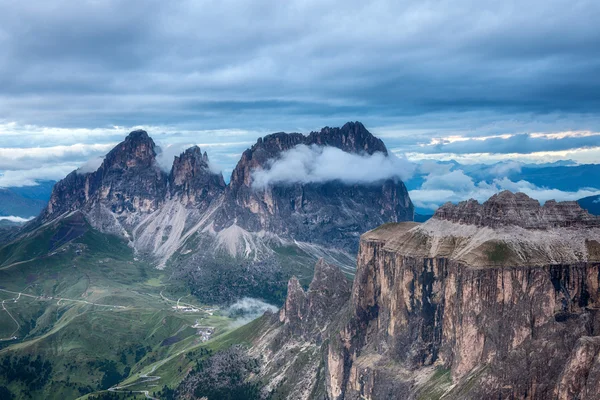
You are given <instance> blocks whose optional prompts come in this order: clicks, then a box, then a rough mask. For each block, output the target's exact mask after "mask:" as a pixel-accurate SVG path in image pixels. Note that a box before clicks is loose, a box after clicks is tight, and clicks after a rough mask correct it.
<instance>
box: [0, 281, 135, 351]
mask: <svg viewBox="0 0 600 400" xmlns="http://www.w3.org/2000/svg"><path fill="white" fill-rule="evenodd" d="M25 289H27V288H25ZM0 292H5V293H10V294H16V295H17V297H13V298H12V299H5V300H2V303H1V304H2V309H3V310H4V311H6V313H7V314H8V316H9V317H10V318H11V319H12V320H13V321H14V322H15V324H16V325H17V329H15V331H14V332H13V333H12V334H11V335H10V337H8V338H0V342H5V341H8V340H15V339H17V337H16V336H15V334H16V333H17V332H18V331H19V329H21V325H20V324H19V322H18V321H17V320H16V319H15V317H13V315H12V314H11V313H10V311H8V309H7V308H6V306H5V303H6V302H7V301H13V302H14V303H16V302H17V301H19V299H20V298H21V296H25V297H30V298H32V299H35V300H38V301H48V300H58V301H57V303H56V305H60V303H61V301H72V302H75V303H81V304H87V305H92V306H98V307H110V308H113V309H115V308H119V309H126V308H127V307H125V306H116V305H112V304H100V303H93V302H90V301H86V300H76V299H67V298H64V297H44V296H35V295H32V294H26V293H23V292H13V291H10V290H6V289H0Z"/></svg>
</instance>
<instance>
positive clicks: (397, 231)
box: [328, 192, 600, 399]
mask: <svg viewBox="0 0 600 400" xmlns="http://www.w3.org/2000/svg"><path fill="white" fill-rule="evenodd" d="M511 221H514V223H512V224H511ZM559 238H560V239H559ZM599 241H600V229H598V227H597V225H596V221H595V220H594V218H592V217H590V216H589V215H587V214H586V213H585V212H581V209H579V208H578V207H575V206H574V205H573V203H566V204H565V203H555V202H550V204H548V205H546V206H544V207H541V206H540V205H539V203H537V202H536V201H533V200H532V199H529V198H528V197H527V196H525V195H524V194H516V195H515V194H512V193H508V192H503V193H501V194H499V195H496V196H494V197H492V198H491V199H490V200H488V201H487V202H485V203H484V204H483V205H479V204H478V203H476V202H474V201H469V202H463V203H461V204H459V205H458V206H449V205H447V206H445V207H444V209H443V210H440V211H439V212H438V213H436V215H435V216H434V218H432V220H430V221H428V222H427V223H425V224H423V225H418V224H410V223H403V224H388V225H384V226H382V227H380V228H378V229H375V230H373V231H371V232H368V233H366V234H365V235H363V237H362V240H361V246H360V251H359V256H358V263H357V272H356V276H355V282H354V287H353V293H352V300H351V302H350V309H351V310H352V313H353V315H352V317H351V318H350V319H349V321H348V322H347V323H346V324H345V328H344V329H343V330H341V331H340V332H338V333H337V334H336V340H335V341H333V342H332V345H331V346H330V348H329V356H328V357H329V360H330V363H331V364H333V365H332V368H330V370H329V379H328V393H329V394H330V397H331V398H336V399H341V398H345V399H348V398H351V399H354V398H359V397H360V398H370V399H377V398H388V397H385V396H384V393H388V392H389V391H390V390H391V391H393V392H395V393H397V394H398V395H397V397H395V398H417V397H418V396H425V395H427V396H430V397H431V396H432V393H433V392H435V390H438V392H435V393H437V395H436V396H437V397H435V396H434V398H438V397H440V396H441V395H444V398H448V399H453V398H457V399H458V398H460V399H479V398H502V399H504V398H527V399H551V398H579V397H577V396H581V397H583V396H584V393H586V391H587V390H588V387H595V386H594V385H596V384H597V383H598V382H597V380H596V378H592V379H591V380H590V379H588V378H586V377H587V376H589V375H590V373H589V372H585V373H583V372H581V371H591V370H592V366H593V361H594V359H595V357H596V354H597V350H596V347H594V346H592V345H590V343H596V341H597V339H596V338H591V339H589V338H588V339H580V338H583V337H586V336H595V335H598V334H599V332H600V331H599V330H598V328H599V326H600V325H599V323H600V319H599V318H598V313H597V310H598V309H600V291H599V287H600V256H599V254H598V253H597V252H595V250H594V249H595V246H596V245H595V243H598V242H599ZM591 243H594V245H590V244H591ZM565 249H569V250H565ZM545 250H546V251H545ZM578 340H579V342H578ZM569 357H570V358H569ZM567 359H569V361H568V362H566V360H567ZM390 365H392V366H394V367H393V368H395V369H396V373H394V374H392V375H390V368H391V367H390ZM393 368H392V369H393ZM434 370H437V371H449V372H448V375H447V382H441V383H439V382H438V383H439V384H438V385H432V386H428V385H427V382H429V381H431V380H434V379H436V376H437V375H436V374H434ZM438 373H441V372H438ZM582 374H583V375H582ZM592 377H593V375H592ZM444 383H445V386H444ZM434 386H437V387H438V388H439V387H445V389H444V390H441V391H439V389H435V390H434V389H432V388H433V387H434ZM407 388H410V390H408V389H407ZM386 391H387V392H386ZM565 396H566V397H565Z"/></svg>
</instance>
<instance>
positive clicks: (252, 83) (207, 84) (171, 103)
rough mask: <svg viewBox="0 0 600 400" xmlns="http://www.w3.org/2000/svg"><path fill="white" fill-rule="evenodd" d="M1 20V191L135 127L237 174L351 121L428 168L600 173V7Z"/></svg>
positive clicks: (41, 13)
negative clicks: (278, 141)
mask: <svg viewBox="0 0 600 400" xmlns="http://www.w3.org/2000/svg"><path fill="white" fill-rule="evenodd" d="M0 9H1V10H2V12H1V13H0V87H1V88H2V89H1V90H0V171H3V175H2V177H0V186H18V185H23V184H33V183H35V180H36V179H58V178H60V177H62V176H64V175H65V174H66V173H68V172H69V171H71V170H72V169H74V168H76V167H78V166H81V165H82V164H84V163H86V162H88V160H90V159H94V158H95V157H98V156H100V155H102V154H104V153H106V152H107V151H108V150H109V149H110V148H111V146H113V145H114V144H115V143H117V142H119V141H120V140H122V138H123V137H124V136H125V135H126V133H127V132H128V131H129V130H131V129H132V128H134V127H144V128H146V129H147V130H148V131H149V133H150V134H151V136H153V138H154V139H155V141H157V142H158V143H159V144H160V145H161V146H162V147H163V148H165V149H168V148H170V149H171V150H170V153H169V154H171V153H174V152H175V150H179V148H181V147H182V146H185V145H189V144H199V145H200V146H201V147H202V148H203V150H207V151H208V153H209V156H210V157H211V159H212V160H213V161H214V162H215V163H216V164H218V165H220V166H221V167H222V169H223V170H224V172H225V174H228V173H229V171H230V170H231V168H232V166H233V165H234V163H235V162H236V161H237V158H238V156H239V154H240V153H241V151H243V149H245V148H246V147H248V146H249V145H250V144H252V143H253V142H254V141H255V140H256V138H257V137H258V136H261V135H264V134H267V133H271V132H275V131H299V132H309V131H311V130H316V129H319V128H321V127H323V126H325V125H329V126H339V125H341V124H343V123H344V122H346V121H349V120H360V121H362V122H363V123H364V124H365V125H366V126H367V128H369V129H370V130H371V131H372V132H373V133H375V134H377V135H378V136H380V137H381V138H382V139H383V140H384V141H385V143H386V144H387V146H388V147H389V148H390V149H392V150H393V151H394V152H395V153H397V154H398V155H400V156H406V157H407V159H408V160H411V161H417V162H421V161H422V160H451V159H454V160H458V161H459V162H461V163H464V164H473V163H481V162H484V163H493V162H496V161H513V162H535V163H542V162H552V161H557V160H567V159H571V160H574V161H576V162H578V163H597V162H599V160H600V113H599V112H600V25H598V21H599V20H600V2H598V1H597V0H568V1H567V0H518V1H517V0H505V1H501V2H500V1H485V0H483V1H482V0H453V1H442V0H437V1H427V0H425V1H423V0H419V1H416V0H409V1H398V0H395V1H385V0H384V1H378V2H364V1H354V0H345V1H328V0H319V1H311V0H287V1H266V0H255V1H252V2H242V1H229V0H219V1H202V0H195V1H186V0H179V1H164V0H161V1H154V0H144V1H134V0H125V1H117V0H76V1H75V0H73V1H62V0H55V1H38V0H31V1H14V0H0ZM169 146H171V147H169ZM498 179H502V177H498ZM473 183H474V185H475V186H476V185H477V184H478V182H476V181H474V182H473ZM423 190H425V188H424V189H423Z"/></svg>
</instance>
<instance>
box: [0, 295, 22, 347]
mask: <svg viewBox="0 0 600 400" xmlns="http://www.w3.org/2000/svg"><path fill="white" fill-rule="evenodd" d="M19 298H21V294H20V293H19V296H18V297H16V298H12V299H8V301H11V300H12V301H14V302H15V303H16V302H17V300H19ZM5 302H6V300H2V309H3V310H4V311H6V313H7V314H8V316H9V317H10V318H11V319H12V320H13V321H15V324H17V329H15V331H14V332H13V333H11V334H10V337H8V338H3V339H0V342H5V341H7V340H15V339H17V337H16V336H15V334H16V333H17V332H18V331H19V329H21V325H20V324H19V322H18V321H17V320H16V319H15V317H13V316H12V314H11V313H10V311H8V310H7V309H6V306H5V305H4V303H5Z"/></svg>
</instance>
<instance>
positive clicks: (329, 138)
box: [231, 121, 388, 188]
mask: <svg viewBox="0 0 600 400" xmlns="http://www.w3.org/2000/svg"><path fill="white" fill-rule="evenodd" d="M300 144H303V145H306V146H310V145H313V144H315V145H319V146H332V147H337V148H338V149H340V150H343V151H345V152H348V153H359V154H360V153H367V154H373V153H376V152H381V153H383V154H385V155H387V154H388V150H387V148H386V147H385V144H384V143H383V142H382V141H381V139H379V138H376V137H375V136H373V134H372V133H371V132H369V131H368V130H367V128H365V126H364V125H363V124H362V123H360V122H358V121H357V122H348V123H346V124H345V125H344V126H342V127H341V128H330V127H328V126H327V127H325V128H323V129H321V130H320V131H314V132H311V133H309V134H308V135H306V136H305V135H303V134H301V133H285V132H278V133H272V134H270V135H267V136H265V137H262V138H258V140H257V141H256V144H254V145H253V146H252V147H251V148H249V149H248V150H246V151H244V153H243V154H242V158H241V159H240V161H239V162H238V164H237V166H236V167H235V169H234V170H233V172H232V173H231V185H232V187H233V188H237V187H239V186H250V185H251V184H252V179H251V173H252V171H253V170H254V169H256V168H263V167H264V166H265V165H266V163H267V162H268V161H269V160H271V159H273V158H275V157H277V156H278V155H279V154H280V153H282V152H284V151H286V150H290V149H291V148H293V147H295V146H297V145H300Z"/></svg>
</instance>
